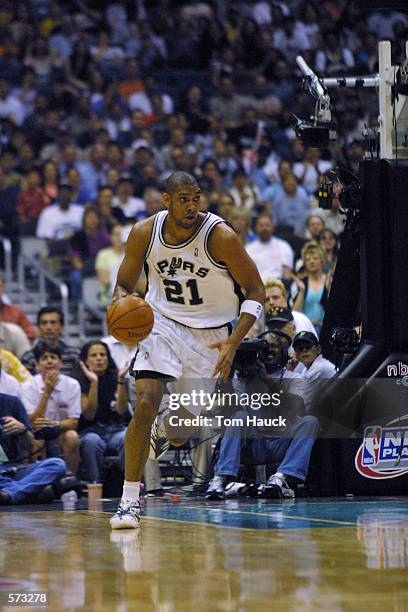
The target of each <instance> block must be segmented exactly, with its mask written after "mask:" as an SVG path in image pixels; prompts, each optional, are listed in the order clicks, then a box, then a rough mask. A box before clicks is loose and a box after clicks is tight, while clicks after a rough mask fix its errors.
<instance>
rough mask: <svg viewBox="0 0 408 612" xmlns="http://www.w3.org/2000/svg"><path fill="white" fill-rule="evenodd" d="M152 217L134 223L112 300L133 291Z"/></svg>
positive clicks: (147, 243) (150, 229) (141, 267)
mask: <svg viewBox="0 0 408 612" xmlns="http://www.w3.org/2000/svg"><path fill="white" fill-rule="evenodd" d="M153 223H154V217H149V219H146V220H144V221H140V222H139V223H136V225H135V226H134V227H133V228H132V231H131V232H130V234H129V237H128V239H127V242H126V249H125V257H124V259H123V261H122V264H121V266H120V268H119V271H118V276H117V279H116V285H115V290H114V292H113V299H112V302H114V301H115V300H117V299H118V298H120V297H124V296H126V295H128V294H129V293H133V291H134V290H135V286H136V283H137V281H138V280H139V277H140V275H141V273H142V270H143V264H144V261H145V256H146V251H147V247H148V245H149V241H150V237H151V235H152V229H153Z"/></svg>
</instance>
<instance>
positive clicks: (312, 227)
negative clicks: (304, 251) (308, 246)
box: [305, 211, 325, 242]
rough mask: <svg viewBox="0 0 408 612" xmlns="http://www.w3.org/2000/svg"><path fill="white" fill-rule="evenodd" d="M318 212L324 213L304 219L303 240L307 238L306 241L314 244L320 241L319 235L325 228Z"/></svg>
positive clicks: (313, 214) (314, 214)
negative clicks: (311, 241) (313, 241)
mask: <svg viewBox="0 0 408 612" xmlns="http://www.w3.org/2000/svg"><path fill="white" fill-rule="evenodd" d="M320 212H324V211H319V212H318V213H317V212H316V213H312V214H311V215H309V216H308V218H307V219H306V230H305V238H307V239H308V240H315V241H316V242H318V241H319V239H320V234H321V233H322V231H323V229H324V227H325V224H324V220H323V218H322V216H321V214H320Z"/></svg>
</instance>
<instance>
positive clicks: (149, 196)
mask: <svg viewBox="0 0 408 612" xmlns="http://www.w3.org/2000/svg"><path fill="white" fill-rule="evenodd" d="M143 200H144V203H145V207H146V216H147V217H151V216H152V215H155V214H156V213H158V212H159V211H161V210H163V208H164V204H163V200H162V197H161V193H160V191H159V190H158V189H156V188H155V187H147V188H146V189H145V190H144V192H143Z"/></svg>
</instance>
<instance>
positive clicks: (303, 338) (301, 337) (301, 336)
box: [292, 331, 319, 350]
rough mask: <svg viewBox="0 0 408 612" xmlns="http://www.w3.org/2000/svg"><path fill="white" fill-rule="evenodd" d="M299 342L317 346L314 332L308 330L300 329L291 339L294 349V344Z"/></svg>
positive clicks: (299, 343)
mask: <svg viewBox="0 0 408 612" xmlns="http://www.w3.org/2000/svg"><path fill="white" fill-rule="evenodd" d="M301 344H310V345H311V346H318V345H319V339H318V338H317V336H315V334H314V333H312V332H308V331H301V332H299V333H298V334H296V336H295V337H294V338H293V340H292V346H293V348H294V349H295V350H296V346H300V345H301Z"/></svg>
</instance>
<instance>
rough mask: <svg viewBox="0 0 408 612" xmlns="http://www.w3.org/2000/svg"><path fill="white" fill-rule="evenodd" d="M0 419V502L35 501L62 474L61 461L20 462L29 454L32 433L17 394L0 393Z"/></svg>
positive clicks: (56, 459)
mask: <svg viewBox="0 0 408 612" xmlns="http://www.w3.org/2000/svg"><path fill="white" fill-rule="evenodd" d="M0 422H1V429H0V451H3V454H4V455H5V457H6V462H4V463H1V464H0V466H1V467H0V505H11V504H24V503H26V504H29V503H32V502H34V501H39V497H38V495H39V494H40V493H41V492H42V490H43V489H44V488H45V487H47V486H48V485H51V484H53V483H54V482H56V481H58V480H59V479H60V478H62V477H63V476H65V474H66V465H65V462H64V461H63V460H62V459H59V458H56V457H54V458H52V459H46V460H44V461H37V462H36V463H33V464H24V463H23V462H24V461H26V460H27V458H28V457H29V455H30V454H31V447H32V441H33V436H32V433H31V431H32V427H31V423H30V420H29V418H28V416H27V412H26V410H25V408H24V405H23V404H22V402H21V400H20V399H19V398H18V397H13V396H11V395H8V394H4V393H2V392H1V393H0ZM7 460H8V461H7ZM11 467H13V468H14V469H13V470H12V471H11V470H10V468H11Z"/></svg>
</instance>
